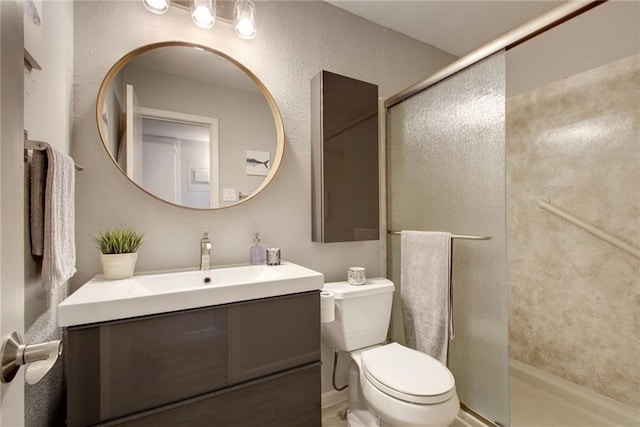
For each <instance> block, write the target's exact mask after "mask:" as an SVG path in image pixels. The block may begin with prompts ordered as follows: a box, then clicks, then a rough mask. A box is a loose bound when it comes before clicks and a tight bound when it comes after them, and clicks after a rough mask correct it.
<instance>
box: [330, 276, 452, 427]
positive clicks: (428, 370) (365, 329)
mask: <svg viewBox="0 0 640 427" xmlns="http://www.w3.org/2000/svg"><path fill="white" fill-rule="evenodd" d="M323 290H325V291H329V292H332V293H333V294H334V296H335V320H334V321H333V322H330V323H323V324H322V340H323V341H324V343H325V344H327V345H328V346H330V347H331V348H333V349H337V350H342V351H347V352H351V359H352V363H351V367H350V369H349V402H348V406H349V410H348V414H347V423H348V425H349V426H350V427H371V426H395V427H405V426H407V427H409V426H411V427H446V426H449V425H451V424H452V423H453V421H454V420H455V418H456V415H457V414H458V410H459V408H460V402H459V400H458V395H457V393H456V389H455V381H454V378H453V375H452V374H451V372H450V371H449V369H447V367H446V366H445V365H443V364H442V363H440V362H439V361H438V360H436V359H435V358H433V357H431V356H429V355H427V354H425V353H421V352H419V351H416V350H413V349H410V348H407V347H404V346H402V345H400V344H398V343H391V344H386V345H382V343H383V342H384V341H385V340H386V338H387V330H388V328H389V319H390V317H391V302H392V296H393V291H394V286H393V283H392V282H391V281H390V280H388V279H384V278H375V279H368V280H367V282H366V283H365V284H364V285H361V286H353V285H349V284H348V283H347V282H334V283H326V284H325V285H324V289H323Z"/></svg>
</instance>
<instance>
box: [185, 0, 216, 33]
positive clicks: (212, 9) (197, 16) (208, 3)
mask: <svg viewBox="0 0 640 427" xmlns="http://www.w3.org/2000/svg"><path fill="white" fill-rule="evenodd" d="M191 19H193V23H194V24H196V25H197V26H198V27H200V28H205V29H209V28H213V24H215V23H216V2H215V0H191Z"/></svg>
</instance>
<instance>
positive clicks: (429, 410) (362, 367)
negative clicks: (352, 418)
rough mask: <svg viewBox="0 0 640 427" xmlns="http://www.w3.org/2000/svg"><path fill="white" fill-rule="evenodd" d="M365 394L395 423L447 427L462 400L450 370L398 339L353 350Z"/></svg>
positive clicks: (398, 425) (399, 426) (401, 426)
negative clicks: (459, 397) (397, 340)
mask: <svg viewBox="0 0 640 427" xmlns="http://www.w3.org/2000/svg"><path fill="white" fill-rule="evenodd" d="M352 358H353V361H354V362H355V364H356V365H357V366H358V369H359V371H360V375H359V377H360V378H359V385H360V387H361V389H362V396H363V397H364V399H365V400H366V402H367V403H368V405H369V406H370V408H371V409H372V410H373V412H375V413H376V414H377V415H378V416H379V417H380V418H381V419H382V420H384V421H386V422H387V423H388V424H390V425H392V426H396V427H446V426H449V425H450V424H451V423H453V421H454V420H455V418H456V415H457V414H458V410H459V408H460V402H459V400H458V395H457V393H456V389H455V381H454V378H453V375H452V374H451V372H450V371H449V370H448V369H447V367H446V366H444V365H443V364H442V363H440V362H439V361H438V360H436V359H434V358H433V357H431V356H428V355H427V354H424V353H421V352H419V351H416V350H412V349H410V348H407V347H404V346H402V345H400V344H397V343H391V344H387V345H384V346H380V347H376V348H373V349H367V350H364V351H362V352H360V353H359V354H352Z"/></svg>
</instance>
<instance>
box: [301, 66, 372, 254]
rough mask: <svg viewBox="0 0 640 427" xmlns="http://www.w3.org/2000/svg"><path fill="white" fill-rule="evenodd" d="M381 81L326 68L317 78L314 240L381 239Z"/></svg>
mask: <svg viewBox="0 0 640 427" xmlns="http://www.w3.org/2000/svg"><path fill="white" fill-rule="evenodd" d="M378 156H379V153H378V86H377V85H375V84H371V83H367V82H363V81H360V80H356V79H352V78H350V77H346V76H341V75H339V74H335V73H330V72H328V71H321V72H320V73H319V74H318V75H317V76H316V77H314V78H313V79H312V80H311V182H312V186H311V191H312V199H311V201H312V239H313V241H314V242H324V243H330V242H351V241H359V240H378V239H379V238H380V237H379V230H378V229H379V226H380V222H379V209H380V207H379V194H378V193H379V185H378V181H379V180H378V175H379V169H378Z"/></svg>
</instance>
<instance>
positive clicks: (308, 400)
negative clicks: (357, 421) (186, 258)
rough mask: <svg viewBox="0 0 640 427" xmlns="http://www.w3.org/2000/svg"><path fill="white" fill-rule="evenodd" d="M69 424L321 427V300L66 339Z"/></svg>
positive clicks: (137, 322) (107, 327) (235, 307)
mask: <svg viewBox="0 0 640 427" xmlns="http://www.w3.org/2000/svg"><path fill="white" fill-rule="evenodd" d="M66 354H67V358H66V363H67V366H66V376H67V412H68V414H67V424H68V425H69V426H85V425H127V426H234V427H235V426H242V427H244V426H261V427H265V426H305V427H306V426H320V424H321V421H320V418H321V416H320V300H319V292H317V291H314V292H307V293H301V294H294V295H286V296H279V297H273V298H266V299H260V300H252V301H245V302H239V303H234V304H227V305H220V306H211V307H203V308H197V309H191V310H185V311H179V312H172V313H163V314H157V315H152V316H143V317H137V318H131V319H123V320H117V321H111V322H104V323H98V324H91V325H82V326H73V327H69V328H67V333H66Z"/></svg>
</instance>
